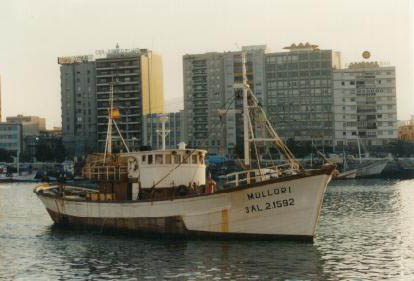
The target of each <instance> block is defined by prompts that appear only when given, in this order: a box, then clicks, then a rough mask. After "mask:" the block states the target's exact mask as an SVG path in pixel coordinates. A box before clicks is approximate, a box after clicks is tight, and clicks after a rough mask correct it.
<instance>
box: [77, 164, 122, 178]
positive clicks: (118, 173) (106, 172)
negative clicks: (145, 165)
mask: <svg viewBox="0 0 414 281" xmlns="http://www.w3.org/2000/svg"><path fill="white" fill-rule="evenodd" d="M83 176H84V177H86V178H88V179H91V180H99V181H111V180H112V181H113V180H117V181H121V180H124V179H125V178H126V177H128V166H127V165H113V166H111V165H105V166H93V165H88V166H86V167H84V168H83Z"/></svg>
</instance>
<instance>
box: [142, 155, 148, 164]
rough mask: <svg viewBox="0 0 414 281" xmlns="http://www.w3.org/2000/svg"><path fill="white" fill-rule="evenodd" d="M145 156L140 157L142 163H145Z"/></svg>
mask: <svg viewBox="0 0 414 281" xmlns="http://www.w3.org/2000/svg"><path fill="white" fill-rule="evenodd" d="M146 158H147V155H142V163H145V161H146Z"/></svg>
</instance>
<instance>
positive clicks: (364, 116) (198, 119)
mask: <svg viewBox="0 0 414 281" xmlns="http://www.w3.org/2000/svg"><path fill="white" fill-rule="evenodd" d="M284 49H285V50H287V51H282V52H269V51H268V50H267V49H266V46H265V45H257V46H245V47H242V51H246V52H247V65H246V68H247V77H248V82H249V84H250V87H251V88H252V89H253V90H254V91H255V93H256V95H257V97H258V99H259V100H260V102H261V104H262V106H263V107H264V108H265V110H266V112H267V114H268V116H269V119H270V120H271V122H272V123H273V126H274V127H275V128H277V131H278V133H279V135H280V136H281V137H282V138H283V139H285V141H286V140H288V139H292V140H295V141H298V142H308V143H312V144H313V145H315V146H325V147H332V148H335V147H337V146H340V147H341V149H342V146H344V145H345V146H347V145H351V146H353V145H355V142H356V140H361V143H362V144H366V145H373V146H381V145H384V144H387V143H389V142H391V141H394V140H396V139H397V129H396V123H397V119H396V118H397V115H396V88H395V68H394V67H380V66H379V65H378V63H375V62H363V63H355V64H351V65H350V66H349V67H348V68H346V69H342V67H341V55H340V53H339V52H337V51H333V50H323V49H320V48H319V47H318V46H317V45H313V44H309V43H305V44H303V43H300V44H298V45H296V44H292V45H290V46H288V47H285V48H284ZM240 54H241V52H240V51H235V52H209V53H204V54H187V55H184V56H183V79H184V111H185V134H184V137H185V141H186V142H187V143H188V144H189V145H191V146H196V147H201V148H205V149H207V150H208V151H209V152H210V153H214V154H224V155H226V156H230V157H232V156H235V154H240V153H239V152H240V151H239V150H240V149H242V147H241V144H242V143H243V140H242V138H241V136H242V133H243V132H242V130H243V127H242V126H241V122H240V120H242V116H241V110H240V109H241V108H240V103H241V99H240V98H239V97H238V96H240V94H238V90H237V89H235V88H234V84H235V83H238V82H241V72H242V66H241V56H240Z"/></svg>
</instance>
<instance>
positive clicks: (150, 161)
mask: <svg viewBox="0 0 414 281" xmlns="http://www.w3.org/2000/svg"><path fill="white" fill-rule="evenodd" d="M151 164H152V155H148V165H151Z"/></svg>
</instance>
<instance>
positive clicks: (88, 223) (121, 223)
mask: <svg viewBox="0 0 414 281" xmlns="http://www.w3.org/2000/svg"><path fill="white" fill-rule="evenodd" d="M47 211H48V213H49V215H50V216H51V218H52V219H53V221H54V222H55V225H56V226H57V227H59V228H65V229H70V230H81V231H90V230H92V231H97V232H99V233H102V234H116V235H133V236H140V237H148V238H157V239H159V238H163V239H168V238H174V239H177V238H178V239H206V240H213V239H214V240H217V239H220V240H264V241H269V240H270V241H274V240H288V241H300V242H308V243H309V242H310V243H312V242H313V236H309V235H280V234H250V233H222V232H207V231H193V230H188V229H187V228H186V227H185V224H184V222H183V220H182V219H181V217H165V218H102V219H98V218H80V217H74V216H68V215H63V214H59V213H56V212H54V211H52V210H49V209H47Z"/></svg>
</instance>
